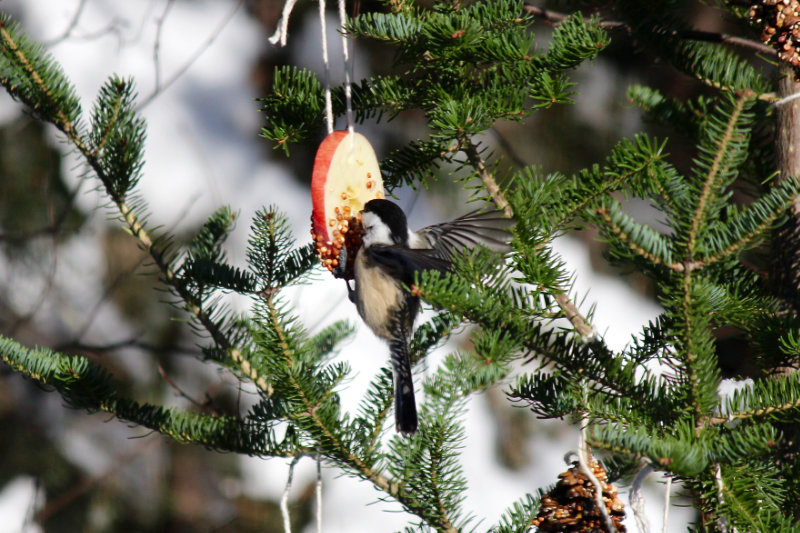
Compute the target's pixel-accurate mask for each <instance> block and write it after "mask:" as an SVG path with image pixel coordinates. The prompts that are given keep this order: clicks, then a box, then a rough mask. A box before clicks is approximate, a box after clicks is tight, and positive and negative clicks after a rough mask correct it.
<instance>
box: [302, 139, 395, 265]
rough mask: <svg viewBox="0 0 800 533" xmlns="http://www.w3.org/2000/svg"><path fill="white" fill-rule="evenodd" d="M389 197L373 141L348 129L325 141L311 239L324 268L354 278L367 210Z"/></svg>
mask: <svg viewBox="0 0 800 533" xmlns="http://www.w3.org/2000/svg"><path fill="white" fill-rule="evenodd" d="M383 197H384V192H383V179H382V178H381V171H380V167H379V166H378V158H377V157H375V151H374V150H373V149H372V145H370V143H369V141H368V140H367V138H366V137H364V136H363V135H361V134H360V133H353V134H352V136H351V135H350V134H349V133H348V132H347V131H334V132H333V133H331V134H329V135H328V136H327V137H325V139H324V140H323V141H322V144H320V145H319V148H318V149H317V155H316V157H315V158H314V170H313V173H312V175H311V203H312V206H313V208H312V212H311V237H312V238H313V239H314V243H315V244H316V248H317V255H319V258H320V260H321V261H322V264H323V265H324V266H325V267H326V268H327V269H328V270H330V271H331V272H332V273H333V275H334V276H336V277H337V278H345V279H352V278H353V261H354V260H355V256H356V252H357V251H358V247H359V246H360V245H361V222H360V218H361V210H362V209H363V208H364V204H366V203H367V202H368V201H370V200H373V199H375V198H383Z"/></svg>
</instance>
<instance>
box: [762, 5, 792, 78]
mask: <svg viewBox="0 0 800 533" xmlns="http://www.w3.org/2000/svg"><path fill="white" fill-rule="evenodd" d="M750 22H752V23H753V24H758V25H759V26H761V28H762V31H761V40H762V41H763V42H764V44H767V45H770V46H772V47H773V48H774V49H775V50H776V51H777V52H778V58H779V59H780V60H781V61H785V62H786V63H789V64H790V65H792V67H794V70H795V77H796V78H800V1H798V0H761V2H760V3H758V4H755V5H752V6H750Z"/></svg>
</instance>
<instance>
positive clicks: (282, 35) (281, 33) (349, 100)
mask: <svg viewBox="0 0 800 533" xmlns="http://www.w3.org/2000/svg"><path fill="white" fill-rule="evenodd" d="M345 1H346V0H338V3H339V27H340V28H341V32H342V56H343V57H344V98H345V105H346V115H347V131H348V132H349V133H350V142H351V145H350V146H351V148H352V147H353V143H354V142H355V136H354V135H352V134H353V132H354V127H353V90H352V85H351V82H350V79H351V77H352V75H351V70H352V62H351V61H350V51H349V47H348V43H347V36H346V35H345V33H344V27H345V24H346V23H347V12H346V10H345ZM318 2H319V23H320V36H321V41H322V65H323V66H324V68H325V123H326V125H327V127H328V133H329V134H330V133H333V102H332V99H331V73H330V64H329V62H328V39H327V34H326V28H325V26H326V25H325V0H318ZM296 3H297V0H286V2H285V3H284V4H283V10H282V11H281V18H280V20H279V21H278V27H277V28H276V29H275V33H274V34H272V37H270V38H269V42H270V43H272V44H280V46H286V40H287V39H288V37H289V17H290V15H291V14H292V9H294V5H295V4H296Z"/></svg>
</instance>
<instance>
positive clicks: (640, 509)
mask: <svg viewBox="0 0 800 533" xmlns="http://www.w3.org/2000/svg"><path fill="white" fill-rule="evenodd" d="M652 471H653V465H651V464H647V465H645V466H644V467H642V469H641V470H639V472H637V473H636V477H635V478H633V484H632V485H631V493H630V495H629V496H628V499H629V501H630V504H631V510H633V517H634V518H635V519H636V525H637V527H638V528H639V531H640V532H641V533H649V531H650V524H649V523H648V521H647V516H646V515H645V508H644V496H643V495H642V483H643V482H644V479H645V478H646V477H647V476H649V475H650V473H651V472H652Z"/></svg>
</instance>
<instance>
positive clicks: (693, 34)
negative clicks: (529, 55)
mask: <svg viewBox="0 0 800 533" xmlns="http://www.w3.org/2000/svg"><path fill="white" fill-rule="evenodd" d="M523 8H524V10H525V12H526V13H530V14H531V15H534V16H535V17H540V18H541V19H542V20H545V21H547V22H552V23H556V24H558V23H561V22H563V21H564V20H566V19H567V18H568V17H569V15H567V14H565V13H559V12H557V11H553V10H551V9H544V8H542V7H538V6H532V5H530V4H525V5H524V6H523ZM598 24H599V26H600V27H601V28H603V29H606V30H625V31H626V32H628V33H631V27H630V26H629V25H628V24H626V23H625V22H621V21H615V20H601V21H599V22H598ZM673 35H674V36H675V37H678V38H681V39H687V40H691V41H704V42H709V43H725V44H732V45H734V46H739V47H742V48H747V49H750V50H753V51H754V52H758V53H760V54H764V55H767V56H777V55H778V54H777V52H776V51H775V50H774V49H773V48H772V47H771V46H767V45H765V44H763V43H760V42H758V41H753V40H751V39H745V38H743V37H737V36H735V35H729V34H727V33H719V32H713V31H704V30H675V31H674V32H673Z"/></svg>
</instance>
